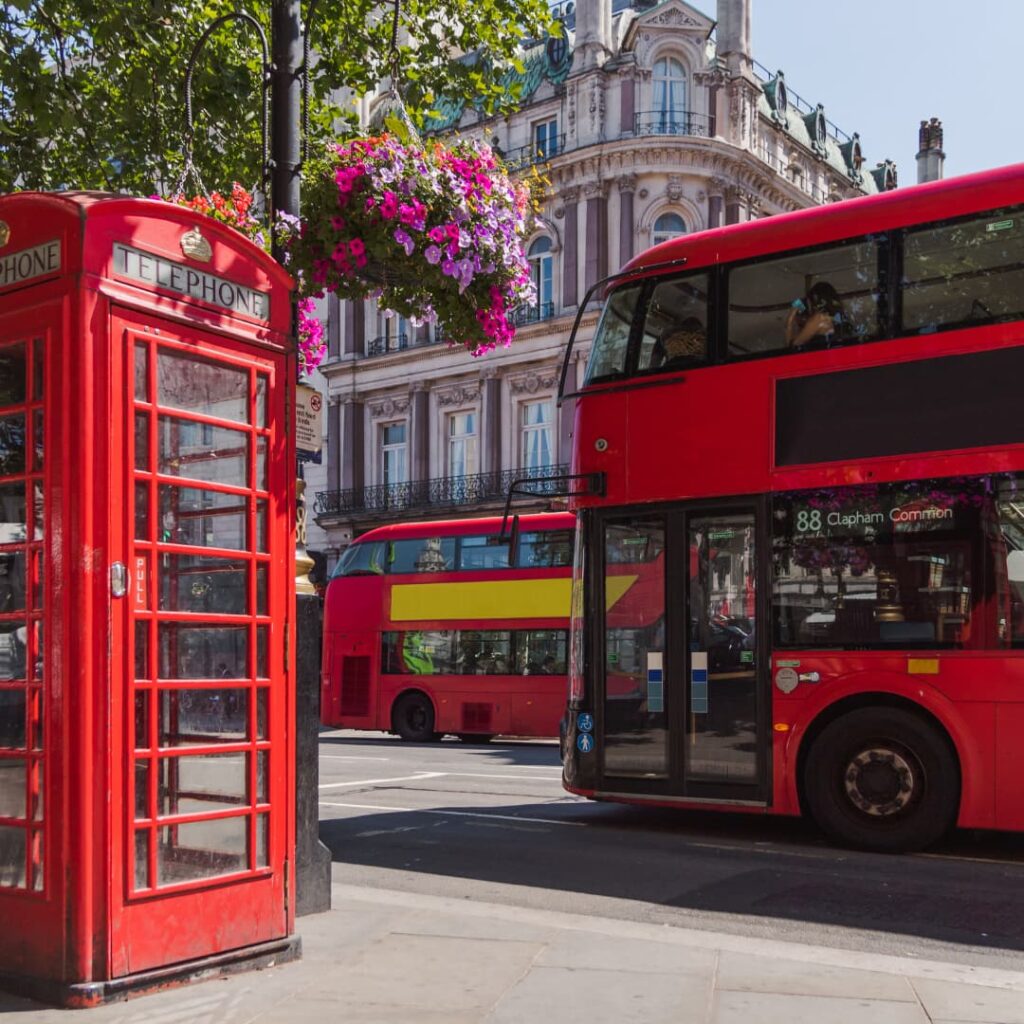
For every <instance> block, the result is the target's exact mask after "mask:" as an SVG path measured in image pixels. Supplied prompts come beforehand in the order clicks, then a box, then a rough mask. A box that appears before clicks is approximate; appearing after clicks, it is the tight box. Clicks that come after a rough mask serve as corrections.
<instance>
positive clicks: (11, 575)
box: [0, 551, 25, 612]
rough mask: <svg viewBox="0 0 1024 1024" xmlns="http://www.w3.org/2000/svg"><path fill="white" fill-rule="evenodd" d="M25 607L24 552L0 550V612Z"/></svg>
mask: <svg viewBox="0 0 1024 1024" xmlns="http://www.w3.org/2000/svg"><path fill="white" fill-rule="evenodd" d="M24 607H25V552H24V551H3V552H0V612H20V611H22V610H23V609H24Z"/></svg>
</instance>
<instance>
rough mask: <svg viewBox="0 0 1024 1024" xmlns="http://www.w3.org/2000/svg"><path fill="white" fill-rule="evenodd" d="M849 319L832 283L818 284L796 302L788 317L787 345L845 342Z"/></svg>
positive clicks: (791, 346)
mask: <svg viewBox="0 0 1024 1024" xmlns="http://www.w3.org/2000/svg"><path fill="white" fill-rule="evenodd" d="M849 323H850V322H849V319H848V318H847V316H846V310H845V309H844V308H843V302H842V299H840V298H839V293H838V292H837V291H836V290H835V288H833V287H832V285H830V284H829V283H828V281H816V282H815V283H814V284H812V285H811V287H810V288H809V289H808V292H807V295H806V297H805V298H802V299H795V300H794V301H793V305H792V306H791V307H790V310H789V316H788V317H787V318H786V344H787V345H788V346H789V347H790V348H802V347H803V346H804V345H808V344H810V343H811V342H813V341H818V340H819V339H824V341H825V343H826V344H830V343H831V342H833V341H836V340H840V341H841V340H843V339H844V338H845V337H846V335H847V334H848V333H849V331H848V329H849Z"/></svg>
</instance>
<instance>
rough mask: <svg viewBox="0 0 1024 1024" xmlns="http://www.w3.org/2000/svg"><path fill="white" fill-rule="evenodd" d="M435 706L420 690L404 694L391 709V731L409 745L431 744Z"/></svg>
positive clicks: (435, 737)
mask: <svg viewBox="0 0 1024 1024" xmlns="http://www.w3.org/2000/svg"><path fill="white" fill-rule="evenodd" d="M434 723H435V716H434V704H433V702H432V701H431V699H430V698H429V697H428V696H427V695H426V694H425V693H421V692H420V691H419V690H411V691H409V692H408V693H403V694H402V695H401V696H400V697H399V698H398V700H396V701H395V703H394V705H393V706H392V708H391V729H392V731H393V732H395V733H397V734H398V736H399V737H400V738H401V739H403V740H405V741H406V742H408V743H430V742H431V741H433V740H436V739H439V734H438V733H436V732H434Z"/></svg>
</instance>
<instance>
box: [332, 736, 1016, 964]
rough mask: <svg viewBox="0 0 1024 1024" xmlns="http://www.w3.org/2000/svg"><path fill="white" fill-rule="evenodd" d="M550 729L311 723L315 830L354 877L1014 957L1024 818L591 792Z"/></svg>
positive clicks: (902, 951)
mask: <svg viewBox="0 0 1024 1024" xmlns="http://www.w3.org/2000/svg"><path fill="white" fill-rule="evenodd" d="M560 778H561V769H560V766H559V762H558V747H557V744H555V743H554V742H544V741H525V740H524V741H518V742H517V741H502V740H497V741H495V742H493V743H490V744H487V745H482V746H467V745H466V744H463V743H460V742H459V741H457V740H454V739H446V740H444V741H443V742H441V743H434V744H408V743H402V742H401V741H399V740H398V739H396V738H394V737H391V736H387V735H385V734H383V733H355V732H324V733H321V737H320V800H321V805H320V819H321V822H320V834H321V838H322V839H323V841H324V842H325V843H326V844H327V845H328V847H329V848H330V850H331V853H332V857H333V860H334V863H335V871H334V877H335V879H336V880H338V881H343V882H346V883H349V884H354V885H360V886H369V887H377V888H385V889H392V890H403V891H410V892H420V893H428V894H434V895H443V896H451V897H457V898H462V899H468V900H485V901H489V902H498V903H506V904H511V905H515V906H522V907H535V908H542V909H548V910H560V911H565V912H569V913H575V914H583V915H595V916H601V917H610V918H621V919H625V920H631V921H643V922H647V923H658V924H663V925H666V926H673V925H675V926H685V927H689V928H702V929H707V930H712V931H719V932H730V933H735V934H741V935H747V936H755V937H756V936H763V937H766V938H767V937H770V938H773V939H777V940H790V941H797V942H802V943H813V944H818V945H823V946H831V947H836V948H840V949H856V950H860V951H866V952H876V953H889V954H895V955H902V956H911V957H922V958H928V959H938V960H945V961H950V962H955V963H961V964H975V965H979V966H988V967H1003V968H1011V969H1017V970H1019V969H1020V968H1021V965H1022V963H1024V835H1009V834H1000V833H973V832H971V833H967V832H957V833H954V834H953V835H952V836H951V837H950V838H949V839H948V840H947V841H945V842H944V843H943V845H942V846H941V847H938V848H936V849H934V850H931V851H929V852H928V853H924V854H914V855H907V856H886V855H879V854H864V853H855V852H851V851H848V850H841V849H837V848H834V847H832V846H829V845H828V844H827V843H826V842H825V840H824V839H823V838H822V837H821V835H820V834H819V833H818V832H817V831H816V830H815V828H814V827H813V826H812V825H810V824H809V823H807V822H802V821H794V820H788V819H778V818H760V817H754V816H749V815H739V814H730V815H723V814H712V813H708V812H695V811H685V812H683V811H663V810H654V809H651V810H648V809H644V808H636V807H626V806H620V805H613V804H596V803H591V802H589V801H586V800H583V799H580V798H577V797H574V796H570V795H569V794H567V793H565V792H564V791H563V789H562V787H561V781H560Z"/></svg>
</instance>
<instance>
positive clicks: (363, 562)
mask: <svg viewBox="0 0 1024 1024" xmlns="http://www.w3.org/2000/svg"><path fill="white" fill-rule="evenodd" d="M383 550H384V545H383V544H381V543H380V542H377V543H373V542H369V543H366V542H363V543H360V542H359V541H356V542H355V543H354V544H350V545H349V546H348V547H347V548H346V549H345V553H344V554H343V555H342V556H341V558H340V559H339V561H338V564H337V565H336V566H335V568H334V572H333V574H332V578H333V577H334V576H379V575H380V574H381V573H383V572H384V567H383V565H382V564H381V562H382V555H383Z"/></svg>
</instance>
